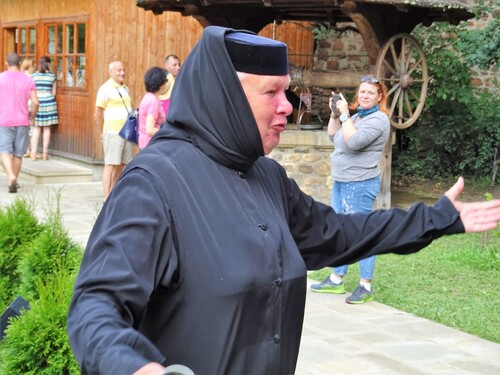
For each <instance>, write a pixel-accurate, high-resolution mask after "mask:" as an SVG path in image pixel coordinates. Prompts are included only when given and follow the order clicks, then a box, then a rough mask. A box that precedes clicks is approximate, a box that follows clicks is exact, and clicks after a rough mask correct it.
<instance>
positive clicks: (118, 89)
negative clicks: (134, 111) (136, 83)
mask: <svg viewBox="0 0 500 375" xmlns="http://www.w3.org/2000/svg"><path fill="white" fill-rule="evenodd" d="M123 87H125V86H123ZM125 90H127V93H128V96H129V97H130V93H129V92H128V89H127V88H126V87H125ZM116 91H118V95H120V99H121V100H122V102H123V105H124V106H125V109H126V110H127V113H128V114H129V115H130V111H129V110H128V107H127V104H125V100H123V96H122V93H121V92H120V88H119V87H117V88H116ZM130 104H131V105H132V98H131V97H130ZM132 108H134V106H133V105H132Z"/></svg>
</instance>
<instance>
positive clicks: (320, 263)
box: [68, 27, 463, 375]
mask: <svg viewBox="0 0 500 375" xmlns="http://www.w3.org/2000/svg"><path fill="white" fill-rule="evenodd" d="M224 33H225V29H222V28H218V27H209V28H207V29H206V30H205V32H204V34H203V36H202V39H201V41H200V42H199V43H198V44H197V46H196V47H195V48H194V50H193V52H192V53H191V54H190V56H189V57H188V59H187V60H186V62H185V64H184V65H183V68H182V70H181V73H180V74H179V76H178V78H177V80H176V84H175V87H174V91H173V93H172V102H171V103H172V104H171V107H170V111H169V114H168V118H167V121H168V125H167V126H166V127H165V128H163V129H162V130H161V131H160V132H158V133H157V135H156V136H155V137H154V138H153V140H152V143H151V144H150V145H149V146H148V147H147V148H146V149H145V150H143V151H141V152H140V154H139V155H138V156H137V157H136V158H135V159H134V160H133V162H132V163H130V164H129V166H128V167H127V169H126V170H125V172H124V173H123V175H122V176H121V178H120V181H119V182H118V184H117V185H116V187H115V188H114V189H113V191H112V194H111V195H110V197H109V198H108V200H107V202H106V204H105V206H104V207H103V210H102V211H101V213H100V214H99V217H98V219H97V222H96V224H95V226H94V229H93V230H92V233H91V236H90V238H89V242H88V246H87V249H86V250H85V254H84V258H83V261H82V265H81V269H80V273H79V275H78V278H77V280H76V283H75V291H74V296H73V300H72V303H71V306H70V311H69V316H68V330H69V336H70V341H71V344H72V347H73V350H74V352H75V355H76V357H77V359H78V361H79V363H80V364H81V366H82V372H83V373H86V374H106V375H108V374H131V373H133V372H134V371H136V370H137V369H139V368H140V367H141V366H143V365H145V364H146V363H148V362H151V361H156V362H160V363H162V364H164V365H168V364H173V363H181V364H184V365H186V366H188V367H190V368H191V369H193V371H194V372H195V373H196V374H214V375H215V374H238V375H239V374H292V373H294V371H295V365H296V361H297V355H298V350H299V345H300V336H301V330H302V321H303V314H304V304H305V293H306V271H307V269H319V268H322V267H325V266H334V265H341V264H346V263H352V262H356V261H358V260H360V259H362V258H364V257H367V256H370V255H375V254H382V253H387V252H395V253H400V254H408V253H411V252H415V251H417V250H419V249H421V248H423V247H425V246H426V245H427V244H429V243H430V242H431V241H432V240H433V239H434V238H437V237H439V236H442V235H444V234H451V233H459V232H463V225H462V224H461V221H460V219H459V215H458V212H457V211H456V210H455V209H454V208H453V206H452V205H451V203H450V202H449V200H448V199H446V198H442V199H441V200H440V201H438V202H437V204H436V205H435V206H433V207H428V206H425V205H423V204H417V205H415V206H413V207H412V208H411V209H410V210H409V212H406V211H404V210H398V209H391V210H389V211H385V212H384V211H377V212H373V213H371V214H368V215H366V214H354V215H346V216H343V215H337V214H336V213H335V212H334V211H333V210H332V209H331V208H330V207H328V206H326V205H324V204H321V203H318V202H315V201H314V200H313V199H312V198H311V197H309V196H307V195H306V194H304V193H303V192H301V190H300V189H299V187H298V186H297V185H296V183H295V182H294V181H293V180H291V179H288V178H287V176H286V172H285V171H284V169H283V168H282V167H281V166H280V165H279V164H278V163H277V162H275V161H273V160H271V159H269V158H266V157H264V155H263V149H262V143H261V140H260V136H259V133H258V130H257V126H256V124H255V120H254V119H253V116H252V113H251V110H250V107H249V105H248V102H247V100H246V98H245V97H244V94H243V91H242V89H241V85H240V83H239V81H238V79H237V76H236V74H235V71H234V69H233V68H232V65H231V62H230V60H229V57H228V55H227V52H226V50H225V45H224V41H223V38H224Z"/></svg>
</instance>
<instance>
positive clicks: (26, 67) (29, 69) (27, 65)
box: [19, 57, 35, 75]
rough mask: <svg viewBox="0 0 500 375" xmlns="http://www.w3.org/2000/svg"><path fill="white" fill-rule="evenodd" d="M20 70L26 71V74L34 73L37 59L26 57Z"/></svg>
mask: <svg viewBox="0 0 500 375" xmlns="http://www.w3.org/2000/svg"><path fill="white" fill-rule="evenodd" d="M19 70H20V71H21V72H25V73H26V74H30V75H31V74H33V73H34V72H35V59H33V58H31V57H26V58H24V59H23V62H22V63H21V67H20V68H19Z"/></svg>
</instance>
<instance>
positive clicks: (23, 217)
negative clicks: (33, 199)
mask: <svg viewBox="0 0 500 375" xmlns="http://www.w3.org/2000/svg"><path fill="white" fill-rule="evenodd" d="M42 230H43V225H41V224H39V223H38V220H37V218H36V217H35V214H34V212H33V207H32V204H30V203H29V202H28V201H27V200H25V199H16V200H15V201H14V202H13V203H12V204H10V205H9V206H7V207H5V208H4V209H2V210H1V211H0V311H3V310H5V308H6V307H7V306H8V305H9V304H10V303H11V302H12V301H13V300H14V297H15V293H16V292H17V290H16V289H15V288H13V286H17V285H19V281H20V278H19V274H18V264H19V261H20V259H21V257H22V256H23V255H24V254H26V252H28V251H29V245H28V244H29V243H30V242H31V241H32V240H33V238H35V237H36V236H37V235H38V234H39V233H40V232H41V231H42Z"/></svg>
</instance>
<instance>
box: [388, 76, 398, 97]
mask: <svg viewBox="0 0 500 375" xmlns="http://www.w3.org/2000/svg"><path fill="white" fill-rule="evenodd" d="M399 87H400V85H399V80H398V83H397V84H395V85H394V86H392V87H391V88H390V89H389V91H387V96H391V94H392V93H393V92H394V91H396V90H397V89H399Z"/></svg>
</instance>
